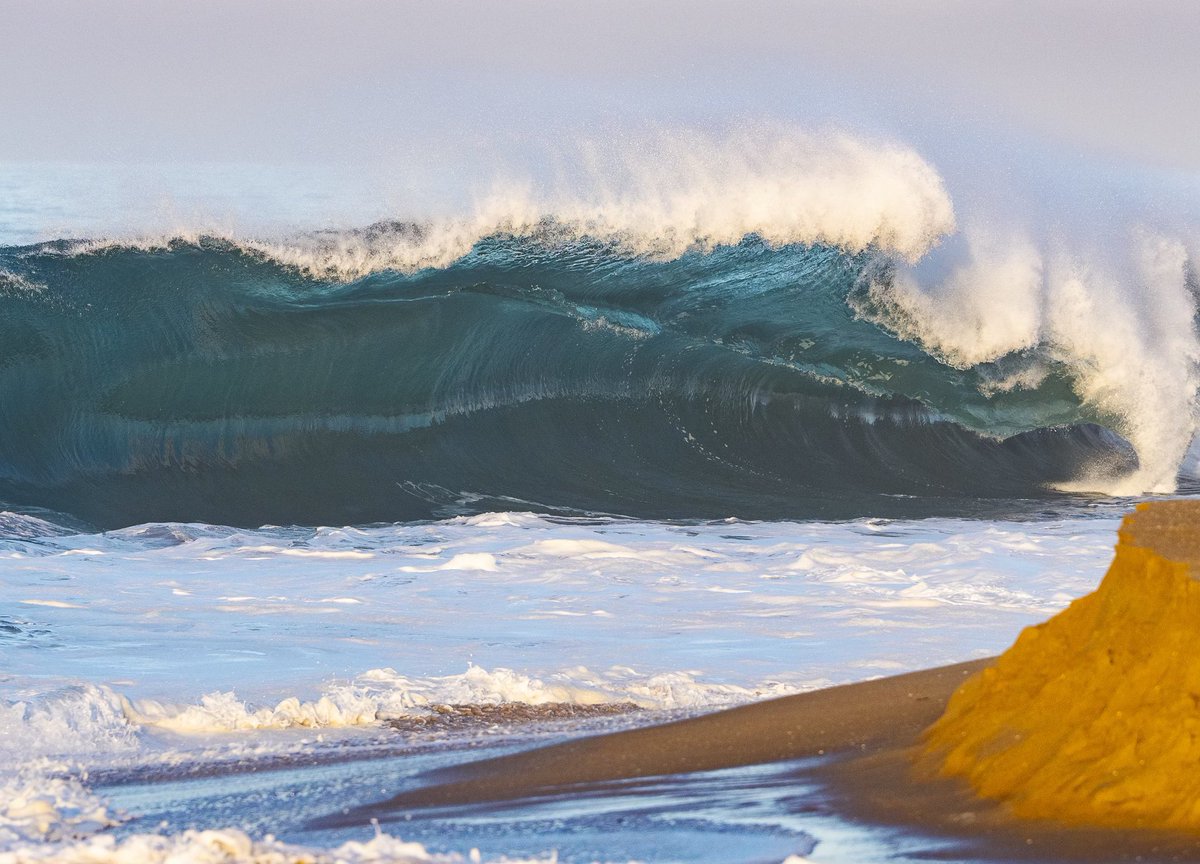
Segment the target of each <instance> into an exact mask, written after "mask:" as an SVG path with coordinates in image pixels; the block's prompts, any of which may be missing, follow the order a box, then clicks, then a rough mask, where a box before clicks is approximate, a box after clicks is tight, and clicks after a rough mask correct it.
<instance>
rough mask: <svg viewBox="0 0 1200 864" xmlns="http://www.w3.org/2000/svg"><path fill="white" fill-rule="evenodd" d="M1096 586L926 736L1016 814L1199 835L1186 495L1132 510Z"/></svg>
mask: <svg viewBox="0 0 1200 864" xmlns="http://www.w3.org/2000/svg"><path fill="white" fill-rule="evenodd" d="M1118 538H1119V542H1118V543H1117V552H1116V557H1115V558H1114V559H1113V563H1112V566H1111V567H1110V568H1109V570H1108V573H1107V574H1106V575H1105V577H1104V580H1103V582H1101V583H1100V587H1099V588H1097V589H1096V591H1095V592H1094V593H1092V594H1089V595H1088V596H1086V597H1083V598H1081V599H1079V600H1076V601H1075V602H1074V603H1072V604H1071V605H1070V606H1069V607H1068V608H1067V609H1065V610H1064V611H1063V612H1061V613H1060V614H1059V615H1056V616H1055V617H1054V618H1052V619H1050V620H1049V621H1047V622H1046V623H1044V624H1040V625H1038V626H1036V627H1030V628H1029V629H1027V630H1025V631H1024V632H1023V633H1022V634H1021V636H1020V638H1018V639H1017V641H1016V644H1014V645H1013V646H1012V647H1011V648H1010V649H1009V650H1008V651H1007V652H1006V653H1005V654H1004V655H1003V656H1002V657H1000V659H999V660H998V661H997V662H996V663H995V665H993V666H991V667H989V668H988V669H985V670H984V671H983V672H981V673H980V674H978V675H976V676H975V677H973V678H971V679H970V680H968V681H967V682H966V683H965V684H964V685H963V686H962V687H961V688H960V689H959V690H958V691H957V692H956V693H955V694H954V696H953V697H952V698H951V700H950V703H949V705H948V706H947V708H946V712H945V714H943V715H942V717H941V719H940V720H938V721H937V722H936V723H935V724H934V725H933V726H932V727H930V728H929V730H928V731H927V732H926V742H927V748H928V751H927V752H928V753H930V754H931V755H933V756H935V757H936V758H938V759H940V760H941V771H942V773H944V774H948V775H961V776H963V777H965V778H966V779H967V780H968V781H969V782H970V784H971V786H972V787H973V788H974V789H975V791H976V792H977V793H978V794H979V795H981V796H983V797H987V798H998V799H1002V800H1004V801H1006V802H1007V803H1008V804H1009V805H1010V806H1011V808H1012V810H1013V812H1014V813H1015V814H1016V815H1018V816H1021V817H1026V818H1034V819H1037V818H1047V819H1056V820H1059V821H1063V822H1068V823H1090V824H1100V825H1119V826H1139V827H1148V828H1173V829H1186V830H1196V829H1200V578H1198V577H1200V501H1164V502H1155V503H1152V504H1142V505H1139V506H1138V509H1137V511H1136V512H1134V513H1131V514H1130V515H1129V516H1127V517H1126V518H1125V521H1124V523H1123V524H1122V526H1121V529H1120V531H1119V533H1118Z"/></svg>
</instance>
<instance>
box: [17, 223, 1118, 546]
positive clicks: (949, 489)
mask: <svg viewBox="0 0 1200 864" xmlns="http://www.w3.org/2000/svg"><path fill="white" fill-rule="evenodd" d="M0 272H2V273H3V274H4V275H2V276H0V412H2V414H3V418H4V420H3V425H2V427H0V500H3V501H5V502H7V503H8V505H9V506H21V507H44V508H51V509H54V510H57V511H61V512H66V513H69V514H72V515H74V516H76V517H78V518H81V519H85V520H87V521H90V522H92V523H94V524H97V525H99V526H105V527H107V526H117V525H127V524H131V523H135V522H141V521H150V520H156V521H165V520H204V521H209V522H221V523H226V524H261V523H266V522H274V523H289V522H297V523H331V522H332V523H352V522H366V521H383V520H407V519H422V518H431V517H435V516H442V515H446V514H447V513H453V512H470V511H473V510H485V509H494V508H503V509H523V508H536V509H542V510H556V509H559V510H564V511H590V512H606V513H618V514H624V515H630V516H638V517H647V518H717V517H725V516H731V515H733V516H742V517H748V518H785V517H790V518H807V517H818V518H838V517H849V516H858V515H901V514H905V515H912V514H914V513H921V512H960V511H963V510H968V511H969V510H973V509H979V508H985V509H986V508H988V507H991V506H993V504H994V502H995V501H997V500H1001V499H1003V500H1010V499H1013V498H1029V497H1033V498H1045V497H1047V496H1050V495H1052V493H1050V492H1048V491H1047V490H1048V488H1049V487H1050V486H1051V485H1052V484H1054V483H1056V482H1061V481H1065V480H1069V479H1070V478H1071V477H1073V476H1075V475H1076V474H1078V473H1079V472H1082V471H1084V470H1095V468H1096V466H1097V465H1098V464H1103V465H1107V466H1108V467H1109V469H1110V470H1114V471H1121V470H1129V469H1130V468H1131V467H1132V466H1133V464H1134V461H1135V457H1134V456H1133V455H1132V453H1131V452H1130V450H1129V448H1128V446H1127V445H1126V444H1125V442H1124V441H1123V440H1122V439H1121V438H1120V437H1119V436H1117V435H1115V434H1113V433H1111V432H1109V431H1107V430H1106V429H1104V428H1103V427H1102V426H1101V425H1097V421H1101V420H1102V419H1103V418H1097V417H1093V416H1089V414H1088V413H1087V412H1086V411H1084V410H1083V409H1082V408H1081V407H1080V405H1079V403H1078V401H1077V400H1076V399H1075V397H1074V396H1073V394H1072V392H1071V388H1070V382H1069V381H1068V380H1067V379H1066V377H1065V376H1064V375H1062V374H1059V373H1058V372H1056V370H1054V369H1053V367H1051V368H1050V372H1049V374H1046V375H1043V376H1042V377H1041V383H1040V384H1039V385H1038V386H1037V387H1036V388H1033V389H1020V390H1004V389H1003V388H999V387H996V386H992V385H993V384H994V382H995V381H997V380H1001V379H1003V378H1004V377H1005V376H1007V375H1010V374H1011V373H1012V368H1013V367H1016V366H1020V364H1022V363H1026V362H1039V363H1044V361H1043V360H1042V359H1041V358H1022V357H1010V358H1005V359H1004V360H1003V361H1001V362H999V363H995V364H988V365H986V366H980V367H975V368H971V369H954V368H951V367H949V366H946V365H944V364H942V363H940V362H938V361H937V360H936V359H935V358H933V357H931V356H930V355H929V354H927V353H926V352H924V351H923V350H922V349H921V348H920V346H918V345H915V344H913V343H911V342H906V341H903V340H901V339H899V338H896V337H895V336H893V335H892V334H891V333H890V332H889V331H888V329H887V327H886V321H882V320H881V319H880V315H881V314H882V313H880V312H878V311H877V310H873V309H872V308H871V306H870V301H869V296H870V294H869V292H867V291H865V290H864V286H865V285H866V284H867V282H868V280H871V279H886V278H887V272H886V266H882V265H881V264H880V262H879V261H878V260H876V259H875V258H873V257H872V256H871V255H870V254H860V255H847V254H845V253H843V252H839V251H837V250H835V249H830V248H821V247H817V248H813V247H785V248H777V249H772V248H768V247H767V246H766V245H764V244H762V243H760V242H757V241H756V240H754V239H753V238H748V239H747V240H745V241H744V242H743V243H741V244H739V245H737V246H731V247H721V248H718V249H716V250H715V251H712V252H708V253H705V254H701V253H690V254H687V255H684V256H683V257H681V258H679V259H676V260H673V261H665V262H656V261H650V260H647V259H645V258H643V257H636V256H631V255H628V254H623V253H622V252H621V251H620V250H619V249H615V248H614V247H612V246H611V245H606V244H595V243H589V242H585V241H572V242H551V241H547V240H546V239H545V238H540V239H539V238H524V239H516V238H512V237H504V236H496V237H491V238H488V239H485V240H483V241H481V242H479V243H477V244H476V245H475V247H474V248H473V249H472V250H471V252H470V253H469V254H468V255H466V256H465V257H464V258H462V259H461V260H459V261H458V262H456V263H455V264H453V265H452V266H450V267H448V268H445V269H438V270H425V271H420V272H417V273H414V274H402V273H397V272H394V271H381V272H376V273H373V274H371V275H368V276H365V277H363V278H360V279H357V280H355V281H349V282H339V281H332V280H323V279H317V278H313V277H312V276H310V275H306V274H305V273H303V272H301V271H299V270H296V269H294V268H289V267H287V266H283V265H281V264H279V263H278V262H276V261H274V260H272V259H270V258H269V257H267V256H266V255H264V254H262V253H260V252H254V251H250V250H248V249H244V248H241V247H239V246H236V245H234V244H231V243H229V242H225V241H217V240H201V241H198V242H182V241H177V242H172V243H168V244H166V245H164V246H163V247H161V248H156V249H148V250H147V249H135V248H131V247H120V246H111V247H107V248H97V249H94V250H93V251H88V252H79V251H72V250H71V248H70V247H69V246H68V245H67V244H62V243H59V244H46V245H43V246H37V247H23V248H10V249H5V250H0ZM881 325H883V326H881ZM989 502H991V503H989Z"/></svg>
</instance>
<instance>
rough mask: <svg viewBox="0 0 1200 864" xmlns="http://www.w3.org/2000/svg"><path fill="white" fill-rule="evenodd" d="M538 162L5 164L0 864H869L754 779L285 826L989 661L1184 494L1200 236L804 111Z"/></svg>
mask: <svg viewBox="0 0 1200 864" xmlns="http://www.w3.org/2000/svg"><path fill="white" fill-rule="evenodd" d="M565 152H566V155H564V156H563V164H562V165H560V166H559V169H560V171H559V176H558V177H557V178H555V179H546V178H544V177H543V178H538V177H530V176H522V175H521V174H520V172H519V171H516V170H515V169H514V170H513V171H501V172H497V176H495V177H491V178H489V179H488V181H487V182H486V183H484V184H483V185H482V186H480V187H479V188H478V189H477V190H475V192H474V193H473V194H472V195H470V196H469V200H468V201H467V202H465V203H463V202H461V201H460V202H456V203H453V204H446V205H445V206H442V207H441V208H440V209H439V208H434V209H432V210H428V211H421V210H420V209H416V208H415V209H413V210H411V211H409V210H403V209H400V210H393V211H391V212H387V213H381V212H377V210H372V208H371V207H365V206H364V207H360V208H359V209H358V210H357V211H355V212H354V215H353V217H351V218H338V219H334V218H333V217H331V216H329V215H328V213H330V212H332V211H333V210H337V209H339V208H342V209H347V208H348V209H350V210H354V207H350V206H349V205H346V202H345V201H341V203H340V204H339V199H338V195H349V196H351V197H354V196H358V198H359V199H365V197H369V196H366V195H365V193H364V191H363V190H362V189H352V190H351V191H347V188H348V187H347V185H346V184H345V183H343V182H342V181H343V179H344V178H343V177H342V176H341V175H337V174H336V173H335V174H334V175H331V177H330V178H326V179H325V180H322V179H321V178H320V177H319V176H318V177H316V178H311V177H305V178H304V182H307V183H311V184H314V187H313V188H315V186H319V185H320V184H321V183H325V184H327V187H328V188H327V194H326V195H325V197H323V198H322V197H321V196H319V195H316V193H312V194H313V195H314V196H315V200H314V201H308V200H305V201H301V202H299V203H297V201H295V200H293V198H292V197H291V196H289V195H286V194H281V195H280V196H279V197H278V198H277V199H273V201H274V203H272V199H270V198H269V197H268V198H266V199H261V198H260V199H253V200H250V201H249V203H247V198H246V194H245V189H244V187H243V186H242V185H240V184H239V183H238V182H230V181H229V177H228V176H225V181H224V182H228V183H230V190H229V193H228V197H227V198H226V199H222V203H219V204H218V205H216V206H210V207H209V208H208V212H202V213H199V214H196V213H190V214H186V215H185V216H179V214H178V213H172V214H170V215H169V216H166V217H164V216H163V214H162V213H161V212H159V213H149V212H145V211H139V210H138V209H137V208H136V207H133V208H130V207H125V206H124V204H128V203H129V199H127V198H126V197H125V196H127V195H129V194H134V195H135V196H136V194H139V193H130V192H129V191H128V190H126V189H123V188H119V186H117V187H112V188H107V189H105V188H103V184H100V185H98V186H92V187H89V189H90V192H91V193H95V194H93V195H91V197H89V198H87V200H81V199H78V198H73V197H70V196H67V198H66V199H62V198H55V197H53V196H50V195H48V194H44V193H45V183H46V182H47V181H46V180H45V177H44V176H43V175H42V174H40V173H39V172H37V171H27V172H25V173H21V172H20V171H16V170H14V169H5V173H4V183H5V184H6V185H5V188H7V189H9V190H14V189H15V190H16V192H13V193H12V194H11V195H10V198H9V199H8V200H9V201H10V202H15V203H10V206H9V207H8V208H7V209H5V208H4V207H0V416H2V417H3V422H2V424H0V508H2V510H3V513H2V514H0V724H2V728H3V735H2V736H0V862H5V864H7V862H13V864H16V862H24V861H41V860H45V861H88V862H100V861H125V862H151V861H164V862H165V861H180V860H197V861H226V860H250V861H263V862H268V861H270V862H284V861H301V860H304V861H308V860H320V861H324V860H328V861H373V860H395V861H477V860H488V861H501V860H503V861H510V862H511V861H518V860H523V861H551V860H559V861H592V860H608V861H625V860H655V861H673V860H696V861H700V860H706V861H714V862H715V861H733V860H775V861H784V860H789V861H793V862H796V861H800V860H812V861H823V860H828V861H836V860H857V861H867V860H883V859H885V858H888V859H889V860H891V859H894V857H895V854H896V847H895V846H894V840H890V839H888V838H886V837H883V836H882V835H879V834H876V833H872V831H871V830H870V829H866V828H863V827H861V826H857V827H856V826H850V825H848V824H845V823H842V822H839V821H838V820H837V819H836V818H835V817H832V816H830V815H829V814H821V813H819V812H806V811H805V810H804V808H803V807H797V805H796V803H795V796H796V795H798V794H801V793H802V791H803V790H797V789H796V788H794V786H792V785H790V783H789V781H788V778H787V777H786V776H784V775H782V774H781V775H779V776H774V775H771V773H770V771H771V770H778V769H754V770H750V769H743V770H744V771H745V772H746V773H744V774H738V773H737V772H734V773H733V774H721V776H711V777H708V776H706V777H699V778H696V782H695V783H694V784H693V785H691V786H690V787H689V791H687V792H686V793H684V792H683V791H681V790H674V791H668V792H663V793H662V794H661V796H660V797H658V798H654V797H653V796H651V798H650V799H649V800H644V799H641V798H638V796H637V795H636V794H634V793H632V792H630V793H628V794H616V793H614V794H613V795H610V796H609V797H607V798H603V797H601V798H595V799H587V798H586V797H584V798H582V799H581V800H580V801H578V802H568V801H558V802H550V803H543V804H541V805H537V806H535V805H530V806H529V807H527V808H526V809H524V810H522V809H520V808H516V809H512V808H510V809H509V810H502V811H500V812H498V813H493V814H488V813H476V814H462V813H458V814H449V815H438V814H433V815H431V816H428V817H426V818H416V819H413V820H411V821H400V822H398V823H396V824H387V825H383V826H377V827H376V829H375V830H374V831H373V832H371V833H364V832H362V831H359V832H354V831H349V830H345V829H338V830H333V829H315V828H312V827H311V824H310V823H312V821H313V820H314V819H317V818H319V817H321V816H323V815H327V814H328V813H329V812H332V811H334V810H338V809H347V808H351V807H355V806H358V805H360V804H364V803H367V802H370V801H373V800H378V799H380V798H382V797H386V796H387V795H390V794H395V792H396V791H397V790H398V789H401V788H404V785H405V784H406V783H411V782H412V777H413V776H414V775H416V774H417V773H418V772H420V771H422V770H426V769H428V768H432V767H444V766H446V765H452V764H455V763H456V762H458V761H464V760H466V759H468V758H470V757H471V756H472V755H474V754H477V753H485V754H488V755H491V754H494V753H501V752H508V751H509V750H511V749H515V748H517V747H520V746H527V745H528V744H530V743H531V742H543V741H548V740H560V739H561V738H563V737H566V736H569V735H573V734H579V733H580V732H583V731H589V730H595V729H610V728H624V727H625V726H629V725H636V724H640V723H647V722H653V721H654V720H660V719H663V718H669V717H677V716H681V715H686V714H689V713H692V712H698V711H702V710H708V709H714V708H719V707H727V706H731V705H735V704H740V703H744V702H748V701H752V700H758V699H765V698H770V697H773V696H781V695H787V694H791V693H796V692H801V691H805V690H810V689H813V688H816V687H821V686H828V685H830V684H838V683H847V682H852V681H857V680H863V679H865V678H869V677H873V676H879V675H885V674H892V673H896V672H902V671H908V670H914V669H919V668H924V667H928V666H933V665H938V664H942V663H949V662H955V661H959V660H965V659H970V658H975V657H984V656H988V655H990V654H992V653H994V652H997V651H999V650H1001V649H1003V648H1004V647H1005V646H1006V645H1007V644H1008V643H1010V642H1011V640H1012V638H1013V637H1014V636H1015V634H1016V633H1017V632H1018V631H1019V630H1020V629H1021V628H1022V627H1024V626H1026V625H1028V624H1031V623H1034V622H1035V621H1038V620H1041V619H1043V618H1044V617H1046V616H1047V615H1049V614H1051V613H1053V612H1055V611H1057V610H1059V609H1061V608H1062V607H1064V606H1065V605H1066V604H1067V603H1069V602H1070V600H1072V599H1073V598H1075V597H1077V596H1080V595H1082V594H1084V593H1086V592H1087V591H1089V590H1091V589H1092V588H1093V587H1094V586H1095V584H1096V583H1097V582H1098V581H1099V578H1100V576H1101V574H1102V572H1103V568H1104V566H1105V564H1106V562H1107V560H1108V558H1109V557H1110V553H1111V544H1112V540H1113V536H1114V530H1115V526H1116V524H1117V522H1118V520H1119V518H1120V515H1121V514H1122V513H1123V512H1124V510H1125V509H1127V508H1128V507H1129V506H1130V505H1131V504H1132V502H1134V501H1136V500H1139V499H1140V498H1141V497H1143V496H1147V495H1160V496H1166V495H1173V494H1188V493H1190V492H1191V491H1193V490H1194V489H1195V482H1196V476H1195V471H1196V467H1197V461H1196V457H1195V454H1194V453H1193V452H1192V443H1193V438H1194V437H1195V432H1196V423H1197V409H1196V400H1197V385H1198V381H1200V379H1198V378H1197V368H1196V364H1197V359H1198V358H1200V343H1198V342H1197V333H1196V327H1195V319H1196V300H1195V296H1196V292H1197V288H1198V284H1200V283H1198V277H1197V270H1196V261H1197V255H1200V245H1197V243H1198V238H1200V233H1197V231H1196V230H1195V225H1196V224H1197V223H1195V222H1192V221H1189V220H1188V219H1187V218H1184V217H1182V216H1180V217H1178V218H1176V216H1175V215H1170V216H1169V217H1168V216H1167V215H1164V214H1166V213H1167V208H1159V209H1158V210H1154V209H1153V208H1146V207H1142V206H1139V205H1131V206H1130V207H1129V208H1128V210H1127V211H1121V212H1119V213H1112V212H1110V213H1107V214H1106V215H1105V217H1104V219H1103V220H1101V222H1102V224H1098V223H1097V222H1096V221H1095V220H1093V221H1092V222H1090V223H1089V224H1088V225H1086V226H1080V225H1073V224H1068V223H1064V222H1062V221H1060V220H1057V219H1054V220H1047V219H1045V218H1042V216H1036V217H1035V216H1034V215H1032V212H1031V214H1030V218H1028V219H1027V220H1023V219H1020V218H1012V214H1011V213H1009V212H998V211H995V210H991V209H989V207H988V206H987V203H986V202H983V203H981V202H980V200H979V199H978V197H977V196H974V195H970V194H966V195H961V196H959V195H957V194H956V188H957V186H956V183H955V182H953V181H952V180H950V179H948V178H947V177H946V176H944V175H943V173H942V172H941V171H940V170H939V168H938V166H937V165H936V164H935V163H934V162H933V161H932V160H931V159H930V158H928V157H926V156H925V155H923V154H922V153H921V152H920V151H919V150H918V149H917V148H916V147H914V146H910V145H907V144H904V143H899V142H897V141H896V140H894V139H890V138H883V137H873V136H870V135H857V134H850V133H848V132H843V131H835V132H829V131H812V130H808V129H800V128H793V127H786V126H779V125H770V126H762V127H754V128H749V129H738V130H736V131H725V132H712V131H711V130H709V131H703V132H701V131H690V130H683V131H680V130H674V131H663V132H658V133H654V134H653V135H648V136H643V137H641V138H636V136H622V137H620V138H618V139H614V140H612V141H605V142H599V143H597V142H594V141H583V142H581V143H577V144H576V145H574V146H572V147H570V148H568V149H567V151H565ZM81 170H82V169H81ZM84 173H86V172H84ZM235 173H236V172H235ZM251 173H255V172H251ZM202 179H204V178H202ZM207 179H212V178H207ZM293 179H295V178H289V182H291V180H293ZM235 180H236V178H235ZM193 182H194V181H193ZM214 185H215V186H216V187H217V192H219V191H220V184H219V183H217V184H214ZM959 185H961V184H959ZM97 189H99V190H100V192H97ZM209 191H210V192H212V190H209ZM311 191H312V190H311V189H310V192H311ZM214 194H215V193H214ZM64 200H65V203H64ZM29 201H43V202H52V203H53V205H54V206H53V207H51V205H50V203H43V205H41V206H43V207H44V209H45V211H46V212H44V213H41V214H40V216H39V219H40V220H41V223H45V224H48V225H52V226H53V227H52V228H33V227H30V226H31V224H32V222H33V221H34V220H31V218H30V215H29V212H30V211H29V208H28V206H26V205H27V202H29ZM1143 203H1144V202H1143ZM301 205H303V206H301ZM335 205H336V206H335ZM343 205H344V206H343ZM272 207H274V208H275V212H272ZM239 208H240V209H239ZM35 209H36V208H35ZM202 209H203V208H202ZM251 211H253V213H254V214H255V215H254V217H253V218H252V217H251V216H250V215H249V214H250V212H251ZM131 212H132V213H133V214H134V216H133V219H132V222H130V220H129V219H126V218H124V217H122V218H116V217H113V218H109V219H104V218H100V217H98V216H97V214H98V213H125V214H128V213H131ZM755 772H757V773H755ZM716 773H717V774H720V772H716ZM889 843H892V844H893V845H891V846H889ZM914 854H915V853H914Z"/></svg>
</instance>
